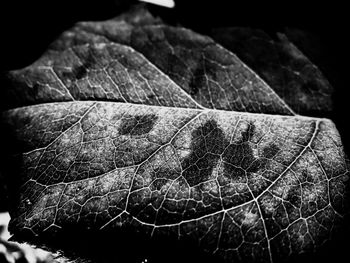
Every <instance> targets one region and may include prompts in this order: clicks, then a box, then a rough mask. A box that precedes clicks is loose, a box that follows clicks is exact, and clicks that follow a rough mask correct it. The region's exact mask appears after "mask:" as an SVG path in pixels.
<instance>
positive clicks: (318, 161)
mask: <svg viewBox="0 0 350 263" xmlns="http://www.w3.org/2000/svg"><path fill="white" fill-rule="evenodd" d="M9 77H10V79H11V81H12V84H11V85H9V86H7V87H4V88H5V93H6V96H5V100H4V103H6V104H5V107H6V108H7V110H6V111H4V112H3V113H2V122H3V124H4V126H5V128H6V130H7V131H8V134H11V136H12V139H11V142H13V145H14V146H13V147H11V148H10V149H9V151H10V152H11V153H12V155H13V156H15V157H16V158H14V159H13V161H12V162H11V164H12V163H13V162H14V163H15V166H13V167H15V168H16V169H14V170H12V171H11V172H12V173H13V174H12V175H11V176H15V177H16V180H18V182H19V185H20V187H19V190H18V191H19V197H18V199H19V200H18V205H17V206H16V207H12V209H11V210H12V211H11V217H12V218H13V220H12V221H11V223H10V230H11V231H12V232H13V234H14V236H15V238H16V237H17V238H18V239H24V240H31V241H32V240H36V241H38V240H40V239H41V238H43V239H45V238H47V237H50V238H51V239H52V237H58V236H60V235H61V234H62V233H65V235H70V236H69V237H68V239H73V238H74V234H72V233H71V234H69V233H70V232H69V231H70V230H73V231H78V232H74V233H75V234H77V233H78V234H79V235H80V234H81V235H84V234H82V233H96V232H102V233H113V234H112V236H113V237H115V238H116V239H118V236H119V237H121V235H119V234H120V231H121V230H123V229H124V230H127V231H129V230H131V231H134V232H137V233H138V235H141V236H143V237H146V238H149V239H150V240H153V241H155V240H163V239H164V240H166V242H173V241H174V240H179V242H184V243H185V244H187V243H186V242H189V243H188V244H190V245H191V246H192V247H193V249H195V247H196V246H198V247H199V248H200V249H201V250H202V251H205V253H207V254H208V255H213V256H214V257H215V258H216V259H215V260H223V261H225V262H232V261H235V260H237V261H239V262H258V261H263V262H272V261H273V262H279V261H280V260H285V259H288V258H289V257H291V256H293V255H298V254H301V253H306V252H312V251H314V250H316V249H317V248H319V247H320V246H322V245H323V244H324V242H326V241H327V240H328V239H330V237H331V235H332V232H333V231H334V229H335V228H337V226H339V225H340V224H341V223H340V222H341V221H342V218H343V216H344V214H345V213H346V211H347V197H346V195H347V187H348V175H349V172H348V170H349V166H348V161H347V159H346V156H345V153H344V150H343V146H342V143H341V140H340V136H339V134H338V132H337V130H336V128H335V125H334V124H333V123H332V121H330V120H328V119H322V118H312V117H304V116H300V115H295V113H294V108H293V107H299V104H298V105H297V106H295V105H294V104H293V105H289V104H288V103H289V102H286V101H285V100H284V99H282V98H281V97H280V96H279V95H278V93H277V91H275V90H274V89H272V88H271V87H270V86H269V85H268V84H266V83H265V82H264V81H263V80H262V79H261V78H260V77H259V75H258V74H256V73H255V72H254V71H252V70H251V69H250V68H249V67H248V66H247V65H245V64H244V63H243V62H242V61H241V60H240V59H239V58H238V57H237V56H236V55H235V54H233V53H231V52H230V51H228V50H226V49H225V48H223V47H221V46H220V45H219V44H217V43H215V42H214V41H213V40H212V39H210V38H209V37H205V36H201V35H199V34H197V33H194V32H192V31H190V30H188V29H184V28H180V27H171V26H168V25H165V24H163V23H162V22H161V21H160V20H159V19H155V18H152V16H151V15H150V14H149V13H147V12H146V11H145V10H136V11H133V12H131V13H129V14H125V15H123V16H121V17H119V18H116V19H112V20H109V21H105V22H89V23H79V24H77V25H76V26H75V27H74V28H73V29H71V30H69V31H67V32H65V33H63V34H62V35H61V36H60V38H59V39H58V40H57V41H56V42H54V43H53V44H52V45H51V47H50V48H49V50H48V51H47V52H46V53H45V54H44V55H43V56H42V57H41V58H40V59H39V60H38V61H36V62H35V63H34V64H32V65H30V66H28V67H26V68H24V69H21V70H16V71H12V72H10V73H9ZM291 106H293V107H291ZM325 106H327V105H325ZM321 110H323V108H322V109H321ZM326 110H327V107H326ZM13 187H14V186H13ZM67 230H69V231H67ZM80 230H81V231H82V232H81V233H80V232H79V231H80ZM87 235H89V234H87ZM45 240H48V239H45ZM81 240H84V239H83V238H82V239H81ZM123 241H124V240H123ZM67 242H68V241H67ZM119 242H120V241H119ZM134 242H137V241H136V240H135V241H134ZM77 244H78V243H77V242H76V243H75V245H76V246H77ZM62 246H64V244H62ZM192 247H191V249H192ZM120 253H122V252H120Z"/></svg>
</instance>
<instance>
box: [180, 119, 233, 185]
mask: <svg viewBox="0 0 350 263" xmlns="http://www.w3.org/2000/svg"><path fill="white" fill-rule="evenodd" d="M228 144H229V142H228V141H227V140H226V139H225V136H224V134H223V132H222V130H221V129H220V128H219V127H218V125H217V123H216V122H215V121H214V120H209V121H207V122H206V123H205V124H204V125H203V126H200V127H198V128H196V129H195V130H194V131H193V132H192V144H191V154H190V156H188V157H187V158H186V159H185V160H184V161H183V162H182V164H181V165H182V168H183V174H182V175H183V177H184V178H185V179H186V180H187V182H188V184H189V185H190V186H194V185H197V184H199V183H201V182H204V181H205V180H207V179H208V177H209V176H210V175H211V173H212V171H213V169H214V167H215V165H216V164H217V162H218V160H219V158H220V154H222V152H223V151H224V149H225V148H226V147H227V145H228Z"/></svg>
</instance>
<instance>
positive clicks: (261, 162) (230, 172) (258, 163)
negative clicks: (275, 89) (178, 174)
mask: <svg viewBox="0 0 350 263" xmlns="http://www.w3.org/2000/svg"><path fill="white" fill-rule="evenodd" d="M254 132H255V125H254V124H251V123H250V124H249V125H248V127H247V129H246V130H245V131H243V132H242V134H241V139H240V140H239V141H238V142H235V143H232V144H230V142H229V141H228V140H227V139H226V138H225V136H224V134H223V132H222V130H221V129H220V128H219V127H218V125H217V123H216V122H215V121H213V120H210V121H208V122H206V123H205V124H204V125H203V126H201V127H199V128H197V129H195V130H194V131H193V133H192V138H193V139H192V144H191V150H192V152H191V155H190V156H189V157H187V158H186V159H185V160H184V161H183V162H182V168H183V170H184V172H183V176H184V178H185V179H186V180H187V182H188V184H189V185H190V186H194V185H197V184H199V183H201V182H204V181H206V180H207V179H208V178H209V176H210V175H211V174H212V172H213V169H214V167H215V166H216V165H217V164H218V161H219V160H220V156H221V157H222V161H223V168H224V176H225V177H228V178H231V179H235V178H237V177H243V176H244V175H245V172H246V173H256V172H258V171H259V170H261V169H263V168H264V167H265V166H266V164H267V162H268V160H267V159H268V158H272V157H273V156H275V155H276V153H277V152H278V151H279V148H278V147H277V146H276V145H274V144H272V145H271V146H269V147H267V148H265V149H264V150H263V152H264V155H263V157H265V158H255V157H254V155H253V150H252V148H251V146H250V144H249V141H250V140H251V138H252V137H253V135H254Z"/></svg>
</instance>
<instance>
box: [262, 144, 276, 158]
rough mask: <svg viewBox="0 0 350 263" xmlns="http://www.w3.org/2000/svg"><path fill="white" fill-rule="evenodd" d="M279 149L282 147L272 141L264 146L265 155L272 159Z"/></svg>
mask: <svg viewBox="0 0 350 263" xmlns="http://www.w3.org/2000/svg"><path fill="white" fill-rule="evenodd" d="M279 150H280V148H278V146H277V145H276V144H274V143H272V144H271V145H269V146H267V147H265V148H264V150H263V157H265V158H267V159H271V158H273V157H274V156H275V155H276V154H277V153H278V151H279Z"/></svg>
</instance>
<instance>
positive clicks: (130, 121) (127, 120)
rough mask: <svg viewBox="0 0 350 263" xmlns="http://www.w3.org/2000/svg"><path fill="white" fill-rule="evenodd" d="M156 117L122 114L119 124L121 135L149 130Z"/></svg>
mask: <svg viewBox="0 0 350 263" xmlns="http://www.w3.org/2000/svg"><path fill="white" fill-rule="evenodd" d="M157 119H158V116H157V115H154V114H147V115H136V116H124V117H123V119H122V123H121V124H120V128H119V134H121V135H126V134H130V135H142V134H146V133H148V132H150V131H151V130H152V128H153V126H154V125H155V123H156V121H157Z"/></svg>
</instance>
